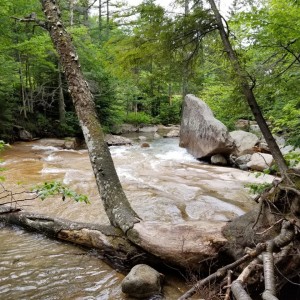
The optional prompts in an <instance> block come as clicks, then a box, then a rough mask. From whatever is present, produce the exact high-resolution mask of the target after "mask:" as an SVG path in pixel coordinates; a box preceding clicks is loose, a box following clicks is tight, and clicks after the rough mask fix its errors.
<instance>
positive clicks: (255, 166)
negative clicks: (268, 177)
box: [247, 153, 274, 171]
mask: <svg viewBox="0 0 300 300" xmlns="http://www.w3.org/2000/svg"><path fill="white" fill-rule="evenodd" d="M273 163H274V158H273V156H272V155H271V154H266V153H254V154H252V156H251V160H250V161H249V162H248V163H247V166H248V168H250V169H252V170H256V171H263V170H265V169H268V168H270V167H271V166H272V165H273Z"/></svg>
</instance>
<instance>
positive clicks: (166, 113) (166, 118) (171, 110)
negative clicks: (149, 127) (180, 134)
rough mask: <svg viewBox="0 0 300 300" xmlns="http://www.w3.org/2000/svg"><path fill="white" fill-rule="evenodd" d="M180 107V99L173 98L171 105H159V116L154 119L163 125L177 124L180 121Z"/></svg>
mask: <svg viewBox="0 0 300 300" xmlns="http://www.w3.org/2000/svg"><path fill="white" fill-rule="evenodd" d="M181 105H182V98H181V97H173V99H172V102H171V103H161V104H160V108H159V115H158V116H157V117H156V120H157V123H161V124H163V125H168V124H179V123H180V119H181V116H180V112H181Z"/></svg>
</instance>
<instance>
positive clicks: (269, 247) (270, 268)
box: [178, 220, 295, 300]
mask: <svg viewBox="0 0 300 300" xmlns="http://www.w3.org/2000/svg"><path fill="white" fill-rule="evenodd" d="M293 225H294V224H292V223H291V222H289V221H285V220H284V221H282V227H281V231H280V234H279V235H277V236H276V237H275V238H274V239H271V240H269V241H267V242H266V243H261V244H258V245H257V246H256V248H255V249H254V250H250V252H248V253H247V254H246V255H244V256H243V257H242V258H240V259H238V260H236V261H235V262H233V263H231V264H229V265H227V266H225V267H222V268H220V269H218V270H217V271H216V272H215V273H213V274H211V275H209V276H208V277H206V278H204V279H202V280H200V281H198V282H197V283H196V284H195V285H194V286H193V287H192V288H191V289H190V290H188V291H187V292H186V293H185V294H184V295H182V296H181V297H180V298H179V299H178V300H186V299H188V298H190V297H192V296H193V295H194V294H195V293H196V292H197V290H198V289H199V288H200V287H202V286H203V285H206V284H208V283H210V282H211V281H212V280H216V279H218V278H222V277H224V276H225V275H226V274H225V272H226V271H228V270H232V269H234V268H236V267H238V266H239V265H241V264H242V263H244V262H247V261H249V260H250V259H251V258H256V257H257V256H258V255H260V254H262V256H263V263H264V277H265V292H264V293H265V295H266V298H264V299H265V300H270V299H271V300H275V299H276V297H275V296H274V295H275V279H274V262H273V252H278V251H279V250H280V249H281V248H283V247H285V246H287V245H288V244H289V243H290V242H291V241H292V240H293V238H294V235H295V232H294V226H293ZM269 253H271V255H270V254H269ZM257 262H258V261H256V260H254V261H253V262H252V263H250V264H249V265H248V266H247V267H246V268H245V269H244V271H243V272H242V273H241V275H240V276H239V277H238V278H237V280H235V281H234V282H233V283H232V286H231V289H232V292H233V293H234V295H235V297H236V298H237V299H238V300H250V299H251V298H250V296H249V295H248V294H247V293H246V291H245V290H244V288H243V284H244V282H245V281H246V279H247V277H248V276H249V275H250V273H251V271H252V270H253V268H254V265H256V264H257ZM270 295H272V296H273V298H270V297H271V296H270ZM274 297H275V298H274Z"/></svg>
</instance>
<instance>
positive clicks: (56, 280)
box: [0, 139, 272, 300]
mask: <svg viewBox="0 0 300 300" xmlns="http://www.w3.org/2000/svg"><path fill="white" fill-rule="evenodd" d="M53 145H55V141H54V140H38V141H34V142H20V143H16V144H14V145H13V147H12V148H10V149H8V150H6V151H5V152H4V153H3V155H2V158H3V159H4V163H3V164H2V165H3V167H5V168H6V171H4V172H2V173H3V175H4V176H5V177H6V183H5V186H6V187H7V188H11V189H14V190H17V191H20V190H22V189H25V190H28V189H29V188H30V187H32V186H33V185H34V184H38V183H42V182H44V181H50V180H60V181H62V182H64V183H65V184H68V185H69V186H70V187H72V188H73V189H75V190H77V191H78V192H81V193H84V194H86V195H88V196H89V199H90V201H91V204H89V205H85V204H82V203H74V202H73V201H71V200H66V201H62V200H61V199H59V198H58V197H53V198H50V199H46V200H44V201H41V200H38V199H36V200H28V201H25V202H20V203H19V205H22V206H23V207H24V209H26V210H29V211H34V212H39V213H44V214H47V215H51V216H56V217H62V218H66V219H70V220H74V221H83V222H90V223H92V222H94V223H100V224H105V223H108V219H107V217H106V215H105V212H104V209H103V206H102V204H101V202H100V200H99V195H98V191H97V188H96V184H95V181H94V177H93V173H92V169H91V165H90V162H89V159H88V153H87V150H78V151H77V150H76V151H75V150H64V149H60V148H58V147H55V146H53ZM150 145H151V146H150V147H149V148H141V147H140V145H139V142H138V141H137V140H136V142H135V143H134V145H133V146H120V147H111V148H110V150H111V153H112V156H113V159H114V162H115V165H116V169H117V172H118V175H119V177H120V180H121V182H122V185H123V188H124V190H125V192H126V194H127V196H128V199H129V200H130V203H131V205H132V206H133V208H134V209H135V211H136V212H137V213H138V215H139V216H140V217H142V218H143V219H144V220H152V221H156V220H160V221H165V222H169V223H173V224H176V223H183V222H187V221H193V220H214V221H216V222H218V221H228V220H230V219H232V218H234V217H235V216H238V215H240V214H242V213H244V212H245V211H247V210H249V209H250V208H251V207H253V201H252V200H251V199H250V197H249V195H248V193H247V191H246V189H245V188H244V185H245V183H249V182H261V181H262V180H264V181H268V182H270V181H271V180H272V177H271V176H264V177H263V178H262V177H260V178H256V177H255V176H254V175H253V174H250V173H248V172H244V171H241V170H237V169H232V168H225V167H215V166H210V165H207V164H204V163H201V162H199V161H197V160H196V159H194V158H193V157H192V156H191V155H189V154H188V153H187V152H186V150H185V149H182V148H179V147H178V139H158V140H150ZM0 239H1V243H0V254H1V255H0V299H128V298H126V297H125V296H124V295H123V294H122V293H121V290H120V282H121V280H122V279H123V275H121V274H119V273H117V272H116V271H114V270H112V269H111V268H110V267H108V266H107V265H106V264H105V263H103V262H102V261H101V260H99V259H98V258H97V257H96V256H95V254H94V253H93V251H91V252H89V253H86V251H85V250H82V249H80V248H78V247H75V246H72V245H69V244H62V243H60V242H57V241H53V240H50V239H48V238H46V237H45V236H43V235H40V234H32V233H26V232H24V231H23V230H21V229H17V228H5V227H3V228H1V230H0ZM183 291H184V282H183V281H180V280H179V279H177V278H176V277H174V278H170V277H169V278H167V281H166V286H165V288H164V293H165V297H166V299H170V300H172V299H176V298H177V297H178V296H180V295H181V294H182V292H183Z"/></svg>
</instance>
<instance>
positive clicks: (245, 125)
mask: <svg viewBox="0 0 300 300" xmlns="http://www.w3.org/2000/svg"><path fill="white" fill-rule="evenodd" d="M234 126H235V128H236V129H238V130H246V131H247V130H248V129H249V127H250V121H249V120H245V119H239V120H237V121H236V122H235V125H234Z"/></svg>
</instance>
